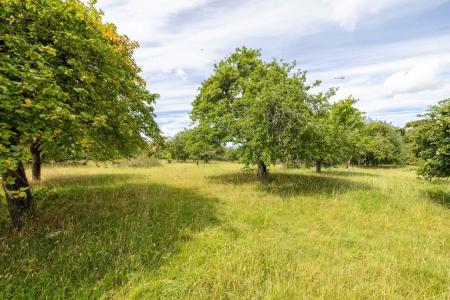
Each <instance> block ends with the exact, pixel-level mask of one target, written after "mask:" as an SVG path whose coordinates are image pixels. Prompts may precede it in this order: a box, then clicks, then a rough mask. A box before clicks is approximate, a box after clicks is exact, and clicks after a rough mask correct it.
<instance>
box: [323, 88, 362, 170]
mask: <svg viewBox="0 0 450 300" xmlns="http://www.w3.org/2000/svg"><path fill="white" fill-rule="evenodd" d="M357 101H358V100H356V99H354V98H353V97H351V96H350V97H348V98H347V99H344V100H341V101H338V102H336V103H334V104H333V105H332V109H331V119H332V120H333V123H334V124H336V126H337V127H338V128H339V129H340V130H339V132H340V136H339V137H338V138H339V140H340V146H341V149H342V150H341V153H342V155H343V157H342V158H343V159H345V160H346V162H347V168H348V167H349V166H350V164H351V162H352V160H353V159H355V158H358V157H360V156H361V154H362V151H363V147H364V143H365V139H364V133H363V129H364V124H365V114H364V113H363V112H361V111H360V110H358V109H357V108H356V107H355V106H354V105H355V104H356V103H357Z"/></svg>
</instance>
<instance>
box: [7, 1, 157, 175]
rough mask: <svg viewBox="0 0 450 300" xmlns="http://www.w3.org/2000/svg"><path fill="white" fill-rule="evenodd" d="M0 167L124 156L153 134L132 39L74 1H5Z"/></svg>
mask: <svg viewBox="0 0 450 300" xmlns="http://www.w3.org/2000/svg"><path fill="white" fill-rule="evenodd" d="M0 19H1V22H0V52H2V55H1V56H0V68H1V70H2V76H1V77H0V89H1V94H0V102H1V110H0V120H1V121H0V139H1V147H0V173H5V171H6V169H14V168H15V166H17V164H18V163H19V162H20V161H21V160H24V159H26V158H27V157H28V153H27V152H28V146H29V144H30V143H39V144H40V145H42V148H43V149H44V151H47V152H48V153H49V156H65V157H71V158H79V157H86V156H87V155H88V156H89V157H92V158H96V159H100V158H115V157H120V156H130V155H132V154H134V153H135V150H136V149H137V148H139V147H144V146H145V139H148V138H154V139H155V138H158V135H159V129H158V127H157V125H156V123H155V121H154V114H153V107H152V105H153V103H154V101H155V99H156V97H157V95H155V94H150V93H149V92H148V91H147V90H146V89H145V82H144V80H143V79H142V78H141V77H140V76H139V73H140V69H139V67H138V66H137V65H136V64H135V62H134V60H133V57H132V55H133V51H134V49H135V48H136V47H137V43H136V42H133V41H131V40H129V39H128V38H127V37H126V36H123V35H119V34H118V33H117V32H116V28H115V26H114V25H113V24H109V23H103V22H102V15H101V13H100V12H99V11H98V10H96V9H95V8H94V7H93V6H92V5H91V4H90V5H85V4H83V2H81V1H79V0H66V1H62V0H25V1H24V0H4V1H2V5H1V7H0Z"/></svg>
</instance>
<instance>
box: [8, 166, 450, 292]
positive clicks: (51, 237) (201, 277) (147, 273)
mask: <svg viewBox="0 0 450 300" xmlns="http://www.w3.org/2000/svg"><path fill="white" fill-rule="evenodd" d="M42 186H44V187H46V188H47V187H51V188H50V190H49V191H46V192H45V193H44V192H42V196H39V195H38V198H39V197H40V198H43V199H40V200H39V203H38V205H39V213H38V217H37V219H36V220H35V221H34V222H30V223H29V224H28V225H27V226H26V228H25V229H24V230H23V232H21V233H19V234H14V235H12V234H9V233H7V232H3V233H1V235H0V261H1V264H0V298H2V299H3V298H60V299H67V298H137V299H139V298H142V299H151V298H155V299H298V298H314V297H317V298H326V299H354V298H365V299H368V298H370V299H379V298H405V299H413V298H431V297H435V298H438V299H448V298H449V297H450V200H449V197H450V196H449V195H450V187H449V184H448V183H441V184H436V183H434V184H432V183H428V182H424V181H421V180H418V179H417V178H416V177H415V175H414V174H413V173H412V172H411V171H410V170H407V169H378V170H372V169H358V168H354V169H350V170H346V169H330V170H326V171H325V172H324V173H323V174H321V175H316V174H314V173H313V171H312V170H283V169H281V168H275V169H272V170H271V177H270V179H269V180H267V181H266V182H259V181H258V180H256V178H255V176H254V175H253V173H249V172H245V171H243V170H242V168H241V166H239V165H237V164H231V163H212V164H208V165H199V166H195V165H194V164H188V163H186V164H182V163H176V164H170V165H168V164H164V165H162V166H159V167H153V168H114V167H109V168H104V167H67V168H62V167H61V168H57V167H53V168H45V169H44V170H43V182H42Z"/></svg>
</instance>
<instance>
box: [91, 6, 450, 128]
mask: <svg viewBox="0 0 450 300" xmlns="http://www.w3.org/2000/svg"><path fill="white" fill-rule="evenodd" d="M444 2H446V1H444V0H428V1H423V0H379V1H371V2H368V1H364V0H318V1H317V0H302V1H297V0H291V1H288V0H286V1H278V0H248V1H238V0H230V1H219V0H189V1H185V0H171V1H164V0H130V1H126V0H99V1H98V6H99V7H100V8H101V9H103V10H104V12H105V18H106V20H109V21H112V22H114V23H115V24H117V26H118V29H119V31H120V32H122V33H125V34H127V35H129V36H130V37H131V38H133V39H135V40H138V41H139V43H140V45H141V47H140V48H139V49H138V50H137V51H136V54H135V57H136V60H137V61H138V64H139V65H141V67H142V68H143V76H144V78H145V79H146V80H147V82H148V86H149V89H150V90H151V91H152V92H157V93H159V94H160V95H161V99H160V100H159V101H158V103H157V106H156V112H157V114H158V122H159V123H160V125H161V127H162V129H163V131H164V132H165V133H166V134H167V135H172V134H174V133H175V132H177V131H178V130H180V129H182V128H183V127H184V126H186V125H187V124H189V118H188V111H189V110H190V103H191V102H192V100H193V99H194V97H195V95H196V93H197V88H198V86H199V85H200V83H201V81H202V80H204V79H205V78H206V77H207V76H208V75H209V74H211V70H212V66H213V64H214V63H215V62H217V61H219V60H220V59H221V58H223V57H224V56H225V55H226V54H227V53H229V52H230V51H232V50H233V49H234V48H236V47H239V46H242V45H246V46H249V47H255V48H262V49H263V53H264V54H265V57H266V58H271V57H277V58H283V59H285V60H293V59H296V60H298V61H299V62H300V63H301V65H300V67H302V68H303V69H305V68H306V69H309V70H311V77H312V78H314V79H323V80H324V86H325V87H328V86H332V85H339V86H341V89H340V92H339V96H344V95H345V96H346V95H348V94H353V95H354V96H356V97H359V98H361V102H360V104H359V105H360V107H361V109H364V110H366V111H368V112H369V113H370V112H374V111H376V110H377V109H379V108H380V107H384V106H386V107H387V108H389V107H392V108H394V107H404V108H405V109H407V106H408V103H407V101H406V100H405V97H406V95H407V96H408V97H407V98H408V99H415V100H410V101H413V102H414V103H416V102H417V103H420V104H421V107H424V105H426V104H428V103H430V102H431V103H433V101H434V102H435V101H437V100H439V97H443V96H444V93H446V92H447V91H448V88H447V87H446V86H445V84H441V85H440V86H439V88H436V87H432V86H431V83H432V82H435V81H436V82H437V81H438V80H441V81H444V82H445V80H443V76H444V75H445V74H446V69H445V64H444V63H445V62H447V61H450V59H449V58H450V56H449V54H448V53H450V29H449V28H448V27H447V28H445V25H441V26H440V27H439V28H440V29H441V30H440V31H439V32H436V33H434V35H433V36H430V37H427V38H420V37H417V36H411V37H409V38H406V37H405V36H403V34H402V32H399V33H398V41H397V42H392V41H384V40H383V37H384V36H386V35H387V34H391V35H392V33H391V32H392V31H393V30H394V31H395V30H396V28H392V27H391V26H395V25H396V24H395V23H392V22H393V21H392V20H400V19H405V18H410V19H411V21H410V22H412V25H411V26H415V24H414V18H415V16H418V18H419V17H420V14H422V13H425V12H428V11H430V10H433V9H434V8H436V7H438V6H439V5H442V4H443V3H444ZM446 7H448V6H446ZM388 23H389V24H388ZM406 28H409V27H406ZM442 28H444V29H445V30H442ZM408 30H410V31H409V34H410V35H412V33H414V32H413V31H411V30H412V29H408ZM364 34H366V35H369V36H374V37H375V36H376V37H377V38H374V39H373V40H370V39H367V38H366V37H365V36H364ZM430 34H431V33H430ZM380 37H381V39H380ZM360 40H361V41H360ZM366 40H368V42H367V41H366ZM429 61H439V62H441V64H442V65H440V68H438V67H436V68H435V69H433V68H431V67H430V66H429V65H428V62H429ZM422 65H424V66H425V68H426V69H427V68H428V69H427V70H425V71H426V72H423V71H421V69H420V68H421V67H420V66H422ZM418 73H420V74H421V75H423V76H424V77H422V79H424V80H422V81H421V80H420V78H419V76H417V75H414V74H418ZM425 73H426V74H428V75H427V76H428V77H426V76H425V75H424V74H425ZM443 74H444V75H443ZM342 76H344V77H346V79H345V80H336V79H334V78H335V77H342ZM444 77H445V76H444ZM425 81H427V82H428V83H427V84H425ZM418 82H419V83H420V84H418ZM418 86H420V88H419V87H418ZM412 92H415V94H414V95H413V96H411V95H409V94H411V93H412ZM425 97H431V98H427V99H425ZM171 112H172V113H171ZM399 114H401V113H399ZM391 119H392V120H393V121H395V123H396V124H402V123H404V120H403V117H398V118H397V119H394V118H391Z"/></svg>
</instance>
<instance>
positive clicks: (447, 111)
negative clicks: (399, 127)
mask: <svg viewBox="0 0 450 300" xmlns="http://www.w3.org/2000/svg"><path fill="white" fill-rule="evenodd" d="M407 127H408V131H407V133H408V134H409V138H410V140H411V142H412V152H413V153H414V154H415V155H416V157H417V158H419V159H420V164H421V166H420V169H419V174H420V175H422V176H424V177H425V178H427V179H432V178H435V177H436V178H439V177H441V178H448V177H450V99H446V100H442V101H441V102H439V104H438V105H435V106H431V107H430V108H429V109H428V112H427V113H426V114H425V115H424V116H423V119H422V120H419V121H414V122H410V123H409V124H407Z"/></svg>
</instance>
